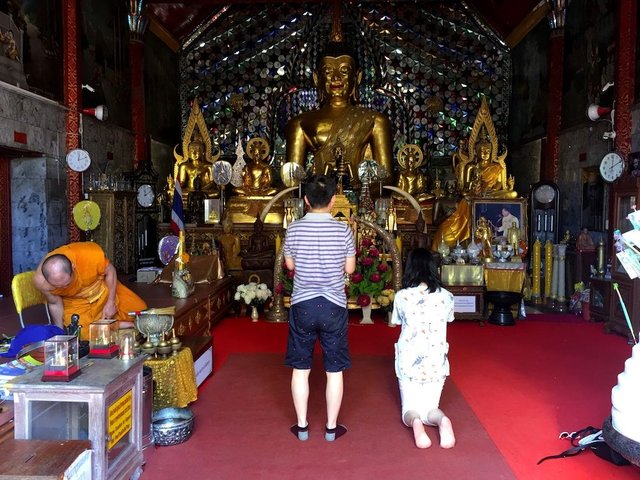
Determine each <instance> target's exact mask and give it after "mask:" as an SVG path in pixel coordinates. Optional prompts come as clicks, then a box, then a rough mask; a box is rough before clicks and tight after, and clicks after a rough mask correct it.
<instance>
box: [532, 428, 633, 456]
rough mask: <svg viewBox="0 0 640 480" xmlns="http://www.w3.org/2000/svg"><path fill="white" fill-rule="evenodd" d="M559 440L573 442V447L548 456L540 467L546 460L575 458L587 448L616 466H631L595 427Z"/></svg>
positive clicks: (563, 433)
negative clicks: (564, 439)
mask: <svg viewBox="0 0 640 480" xmlns="http://www.w3.org/2000/svg"><path fill="white" fill-rule="evenodd" d="M559 438H566V439H568V440H570V441H571V445H572V447H571V448H570V449H568V450H565V451H564V452H562V453H559V454H557V455H549V456H546V457H544V458H542V459H540V461H539V462H538V463H537V465H540V464H541V463H542V462H544V461H546V460H551V459H553V458H565V457H574V456H576V455H578V454H579V453H580V452H582V451H584V450H586V449H587V448H588V449H590V450H592V451H593V453H595V454H596V455H597V456H598V457H600V458H603V459H605V460H607V461H608V462H611V463H613V464H614V465H618V466H624V465H630V462H629V461H628V460H627V459H626V458H624V457H623V456H622V455H620V454H619V453H618V452H616V451H615V450H613V449H612V448H611V447H610V446H609V445H608V444H607V443H606V442H605V441H604V437H603V436H602V430H599V429H597V428H595V427H591V426H589V427H586V428H583V429H582V430H579V431H577V432H571V433H569V432H562V433H561V434H560V437H559Z"/></svg>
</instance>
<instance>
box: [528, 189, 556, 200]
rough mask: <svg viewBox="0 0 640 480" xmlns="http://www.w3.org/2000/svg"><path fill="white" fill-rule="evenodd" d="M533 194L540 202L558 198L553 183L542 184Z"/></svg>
mask: <svg viewBox="0 0 640 480" xmlns="http://www.w3.org/2000/svg"><path fill="white" fill-rule="evenodd" d="M533 196H534V198H535V199H536V200H537V201H538V202H540V203H551V202H553V200H554V199H555V198H556V191H555V189H554V188H553V187H552V186H551V185H540V186H539V187H538V188H536V189H535V190H534V192H533Z"/></svg>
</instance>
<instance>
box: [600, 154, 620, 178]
mask: <svg viewBox="0 0 640 480" xmlns="http://www.w3.org/2000/svg"><path fill="white" fill-rule="evenodd" d="M623 173H624V159H623V158H622V157H621V156H620V155H619V154H618V153H616V152H609V153H607V154H606V155H605V156H604V157H602V160H600V175H602V178H603V179H604V180H606V181H607V182H613V181H615V180H617V179H618V178H620V177H621V176H622V174H623Z"/></svg>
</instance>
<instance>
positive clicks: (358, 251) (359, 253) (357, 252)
mask: <svg viewBox="0 0 640 480" xmlns="http://www.w3.org/2000/svg"><path fill="white" fill-rule="evenodd" d="M360 255H362V249H361V248H360V247H358V248H356V257H359V256H360Z"/></svg>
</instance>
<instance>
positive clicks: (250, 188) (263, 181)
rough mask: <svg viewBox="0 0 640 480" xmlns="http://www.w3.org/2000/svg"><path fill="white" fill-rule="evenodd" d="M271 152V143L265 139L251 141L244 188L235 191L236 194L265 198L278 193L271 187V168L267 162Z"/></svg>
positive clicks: (259, 138)
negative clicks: (264, 196)
mask: <svg viewBox="0 0 640 480" xmlns="http://www.w3.org/2000/svg"><path fill="white" fill-rule="evenodd" d="M269 151H270V150H269V143H268V142H267V141H266V140H265V139H264V138H261V137H255V138H252V139H251V140H249V142H248V143H247V149H246V152H247V156H248V157H249V159H250V162H249V163H248V164H247V165H246V166H245V167H244V168H243V169H242V186H241V187H237V188H235V189H234V191H235V192H236V193H239V194H240V195H245V196H251V195H260V196H263V195H273V194H274V193H276V192H277V189H275V188H272V187H271V182H272V177H271V167H270V166H269V164H268V163H267V162H266V159H267V157H268V156H269Z"/></svg>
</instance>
